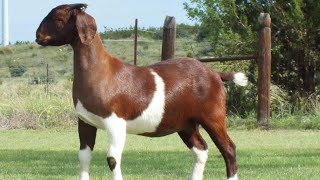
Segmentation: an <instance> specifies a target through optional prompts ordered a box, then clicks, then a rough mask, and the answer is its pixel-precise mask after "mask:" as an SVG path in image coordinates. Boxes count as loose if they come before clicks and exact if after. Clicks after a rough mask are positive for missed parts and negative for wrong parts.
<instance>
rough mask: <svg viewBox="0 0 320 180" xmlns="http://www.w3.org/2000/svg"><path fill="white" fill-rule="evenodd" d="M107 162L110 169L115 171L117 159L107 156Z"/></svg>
mask: <svg viewBox="0 0 320 180" xmlns="http://www.w3.org/2000/svg"><path fill="white" fill-rule="evenodd" d="M107 162H108V166H109V168H110V170H111V171H113V170H114V168H115V167H116V165H117V162H116V159H114V157H107Z"/></svg>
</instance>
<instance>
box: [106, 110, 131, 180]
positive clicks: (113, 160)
mask: <svg viewBox="0 0 320 180" xmlns="http://www.w3.org/2000/svg"><path fill="white" fill-rule="evenodd" d="M126 124H127V123H126V121H125V120H123V119H122V118H119V117H117V116H116V115H115V114H113V115H111V117H109V118H108V119H106V122H105V127H106V131H107V134H108V139H109V149H108V153H107V161H108V165H109V168H110V170H111V171H112V179H113V180H122V179H123V178H122V174H121V168H120V165H121V155H122V151H123V148H124V144H125V140H126Z"/></svg>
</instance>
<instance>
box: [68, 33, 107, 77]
mask: <svg viewBox="0 0 320 180" xmlns="http://www.w3.org/2000/svg"><path fill="white" fill-rule="evenodd" d="M72 48H73V51H74V71H75V75H76V73H78V72H77V71H81V72H82V71H86V70H92V68H98V67H101V66H105V65H107V64H108V60H109V59H111V56H110V55H109V54H108V53H107V52H106V51H105V50H104V47H103V44H102V41H101V39H100V37H99V35H98V34H96V35H95V37H94V39H93V40H92V41H91V42H90V43H88V44H84V43H81V42H80V40H78V41H76V42H75V43H73V44H72Z"/></svg>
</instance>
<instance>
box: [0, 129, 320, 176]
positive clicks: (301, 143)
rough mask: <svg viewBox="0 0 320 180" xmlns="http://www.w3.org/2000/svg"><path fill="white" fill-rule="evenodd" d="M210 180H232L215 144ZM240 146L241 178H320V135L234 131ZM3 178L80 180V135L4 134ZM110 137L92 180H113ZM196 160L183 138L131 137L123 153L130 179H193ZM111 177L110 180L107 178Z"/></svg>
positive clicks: (0, 138) (100, 149)
mask: <svg viewBox="0 0 320 180" xmlns="http://www.w3.org/2000/svg"><path fill="white" fill-rule="evenodd" d="M202 134H204V136H205V139H207V142H208V144H209V160H208V163H207V166H206V169H205V175H204V179H226V177H225V166H224V162H223V159H222V157H221V156H220V153H219V152H218V151H217V149H216V147H215V146H214V144H213V143H212V142H211V141H210V140H209V138H208V136H207V135H206V133H204V132H202ZM230 136H231V137H232V139H233V141H234V142H235V144H236V145H237V152H238V154H237V155H238V169H239V170H238V175H239V178H240V179H255V180H256V179H268V180H269V179H270V180H274V179H299V180H302V179H307V180H311V179H319V174H320V131H299V130H272V131H259V130H253V131H238V130H237V131H236V130H232V131H230ZM0 142H1V145H0V179H6V180H10V179H14V180H18V179H23V180H25V179H32V180H34V179H41V180H42V179H77V176H78V159H77V156H78V154H77V153H78V135H77V133H76V130H74V131H66V130H62V131H56V130H36V131H33V130H3V131H0ZM106 147H107V138H106V137H105V135H104V132H103V131H99V133H98V137H97V145H96V148H95V151H94V153H93V160H92V163H91V179H110V172H109V170H108V168H107V163H106V158H105V154H106ZM191 167H192V155H191V153H190V152H189V151H188V150H187V148H186V147H185V146H184V144H183V143H182V141H181V140H180V139H179V137H178V136H177V135H171V136H166V137H163V138H145V137H140V136H133V135H128V138H127V142H126V147H125V150H124V153H123V162H122V171H123V174H124V178H125V179H157V180H158V179H160V180H161V179H172V180H173V179H175V180H176V179H187V178H188V175H189V173H190V171H191ZM106 177H108V178H106Z"/></svg>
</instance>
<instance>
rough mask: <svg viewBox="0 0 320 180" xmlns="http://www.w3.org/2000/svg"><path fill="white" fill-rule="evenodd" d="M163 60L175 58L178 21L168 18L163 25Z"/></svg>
mask: <svg viewBox="0 0 320 180" xmlns="http://www.w3.org/2000/svg"><path fill="white" fill-rule="evenodd" d="M162 38H163V39H162V53H161V60H162V61H163V60H167V59H171V58H174V53H175V41H176V20H175V18H174V17H172V16H167V17H166V19H165V21H164V25H163V37H162Z"/></svg>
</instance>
